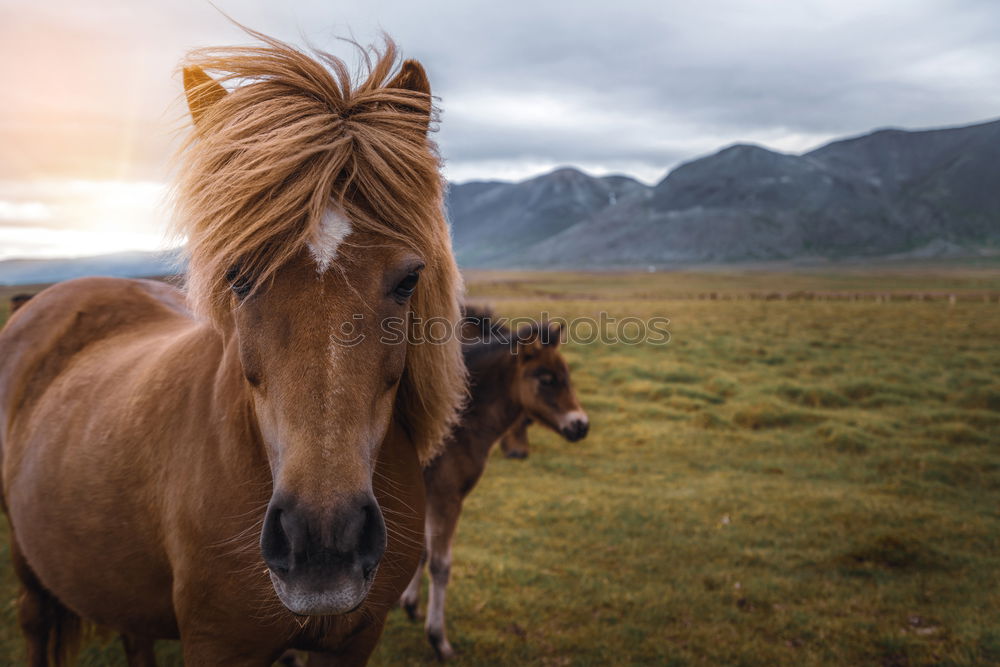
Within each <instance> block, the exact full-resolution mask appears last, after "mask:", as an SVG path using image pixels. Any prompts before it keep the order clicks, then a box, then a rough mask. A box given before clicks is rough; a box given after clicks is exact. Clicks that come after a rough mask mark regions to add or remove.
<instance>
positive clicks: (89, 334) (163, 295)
mask: <svg viewBox="0 0 1000 667" xmlns="http://www.w3.org/2000/svg"><path fill="white" fill-rule="evenodd" d="M185 321H186V322H191V315H190V313H189V312H188V310H187V308H186V306H185V304H184V296H183V294H182V293H181V292H180V291H179V290H177V289H176V288H174V287H171V286H169V285H167V284H165V283H160V282H156V281H152V280H126V279H121V278H81V279H77V280H70V281H67V282H63V283H58V284H56V285H53V286H52V287H49V288H48V289H46V290H43V291H42V292H40V293H39V294H38V295H37V296H36V297H35V298H33V299H32V300H31V301H29V302H28V303H27V304H25V306H24V307H22V308H20V309H18V311H17V312H16V313H15V314H14V315H12V317H11V318H10V320H9V321H8V323H7V324H6V326H4V328H3V329H2V330H0V350H2V351H3V354H2V356H0V462H2V456H3V443H4V440H5V436H6V434H7V433H8V432H9V430H10V429H11V427H12V425H13V423H14V421H15V420H16V419H20V418H21V417H23V416H25V415H26V414H27V413H30V411H31V409H32V407H33V405H34V404H35V403H36V402H37V400H38V398H39V397H40V396H41V395H42V394H43V393H44V392H45V390H46V388H47V387H48V386H50V385H51V383H52V382H53V380H55V379H56V378H57V377H59V376H60V374H62V373H63V372H64V371H65V370H66V369H67V368H69V367H71V366H72V365H73V363H74V361H75V360H76V359H77V358H79V357H80V356H81V355H82V354H85V353H86V352H87V351H88V350H89V349H91V348H92V346H94V345H95V344H96V343H99V342H100V343H104V342H108V341H113V339H116V338H118V339H122V340H125V339H129V338H135V337H137V336H142V335H143V333H144V332H151V331H153V330H156V329H158V328H161V327H162V326H164V325H166V324H168V323H171V322H173V323H182V322H185Z"/></svg>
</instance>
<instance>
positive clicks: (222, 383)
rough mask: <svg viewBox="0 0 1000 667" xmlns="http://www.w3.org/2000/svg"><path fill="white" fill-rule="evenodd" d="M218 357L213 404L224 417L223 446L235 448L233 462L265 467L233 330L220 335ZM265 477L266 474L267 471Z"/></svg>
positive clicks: (238, 347)
mask: <svg viewBox="0 0 1000 667" xmlns="http://www.w3.org/2000/svg"><path fill="white" fill-rule="evenodd" d="M221 336H222V338H223V346H222V357H221V359H220V361H219V366H218V369H217V370H216V374H215V387H214V400H215V403H216V408H217V410H218V411H219V412H218V414H223V415H225V429H226V431H227V437H226V441H227V442H226V444H227V445H228V446H231V447H234V448H236V449H237V450H239V451H237V452H234V455H235V456H236V460H238V461H241V462H248V463H250V462H252V463H253V464H254V465H256V466H260V464H261V463H263V464H264V465H265V467H266V465H267V453H266V450H265V449H264V442H263V439H262V438H261V435H260V428H259V426H258V424H257V416H256V414H255V412H254V408H253V401H252V400H251V397H250V389H249V388H248V387H247V384H246V381H245V380H244V377H243V366H242V364H241V363H240V346H239V340H238V339H237V336H236V331H235V329H230V330H228V331H223V332H221ZM268 474H269V471H268Z"/></svg>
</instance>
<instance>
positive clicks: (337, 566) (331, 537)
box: [260, 493, 386, 616]
mask: <svg viewBox="0 0 1000 667" xmlns="http://www.w3.org/2000/svg"><path fill="white" fill-rule="evenodd" d="M385 546H386V533H385V521H384V520H383V518H382V512H381V510H380V509H379V507H378V504H377V503H376V502H375V498H374V497H373V496H372V495H371V494H362V495H360V496H358V497H356V498H355V499H353V500H352V501H349V502H345V503H343V504H341V505H340V506H338V507H337V508H336V509H335V510H325V511H323V510H319V509H317V508H312V507H308V506H305V505H303V504H301V503H298V502H297V501H296V500H295V498H293V497H291V496H288V495H284V494H280V493H276V494H275V495H274V496H273V497H272V498H271V502H270V503H269V504H268V507H267V513H266V514H265V515H264V527H263V530H262V531H261V537H260V548H261V555H262V556H263V557H264V562H265V563H266V564H267V568H268V571H269V574H270V575H271V583H272V584H273V585H274V591H275V593H277V595H278V598H279V599H280V600H281V602H282V604H284V605H285V606H286V607H287V608H288V609H289V611H291V612H292V613H294V614H299V615H302V616H322V615H328V614H346V613H348V612H351V611H353V610H355V609H357V608H358V607H359V606H360V605H361V603H362V602H364V600H365V597H366V596H367V595H368V591H369V589H370V588H371V585H372V582H373V581H374V579H375V573H376V571H377V569H378V564H379V561H380V560H381V559H382V555H383V554H384V553H385Z"/></svg>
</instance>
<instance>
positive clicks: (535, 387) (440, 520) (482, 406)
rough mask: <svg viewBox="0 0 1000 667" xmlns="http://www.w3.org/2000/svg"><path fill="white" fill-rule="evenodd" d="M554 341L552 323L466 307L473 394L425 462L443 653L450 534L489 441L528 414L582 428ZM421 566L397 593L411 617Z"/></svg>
mask: <svg viewBox="0 0 1000 667" xmlns="http://www.w3.org/2000/svg"><path fill="white" fill-rule="evenodd" d="M559 343H560V330H559V327H558V326H557V325H556V324H537V323H532V324H528V325H525V326H523V327H521V328H519V329H518V330H517V331H516V332H515V331H511V330H510V329H508V328H507V327H506V326H504V325H502V324H500V323H498V322H497V321H496V319H495V318H494V317H493V315H492V314H491V313H490V312H489V311H486V310H481V309H476V308H471V307H467V308H466V324H465V325H464V326H463V356H464V357H465V364H466V367H467V369H468V372H469V382H470V392H471V397H470V400H469V403H468V404H467V405H466V407H465V409H464V411H463V412H462V416H461V419H460V421H459V423H458V425H457V426H456V427H455V431H454V432H453V433H452V436H451V438H450V439H449V440H448V441H447V442H446V444H445V449H444V451H442V452H441V454H440V455H439V456H438V457H437V458H435V459H434V460H432V461H431V463H430V465H428V466H427V467H426V468H424V482H425V484H426V486H427V525H426V540H427V560H429V564H430V598H429V603H428V610H427V621H426V625H425V627H426V631H427V638H428V640H429V641H430V643H431V646H432V647H433V648H434V651H435V652H436V654H437V656H438V658H439V659H441V660H444V659H447V658H450V657H451V656H452V655H453V653H454V651H453V649H452V647H451V644H449V643H448V638H447V636H446V633H445V618H444V606H445V591H446V589H447V586H448V578H449V575H450V573H451V562H452V559H451V550H452V540H453V537H454V535H455V528H456V527H457V525H458V518H459V515H460V514H461V512H462V502H463V501H464V500H465V498H466V496H468V495H469V493H470V492H471V491H472V489H473V488H474V487H475V486H476V483H477V482H478V481H479V478H480V477H481V476H482V474H483V471H484V470H485V469H486V462H487V460H488V459H489V453H490V449H491V448H492V447H493V445H494V444H495V443H496V442H497V439H498V438H500V436H502V435H503V434H504V433H505V432H507V431H508V429H510V428H511V427H512V426H515V425H516V424H517V423H518V422H519V421H520V422H522V423H523V420H524V419H525V418H529V419H532V420H535V421H537V422H539V423H541V424H544V425H545V426H547V427H549V428H551V429H552V430H554V431H556V432H557V433H560V434H561V435H562V436H563V437H564V438H566V439H567V440H569V441H571V442H575V441H577V440H580V439H582V438H584V437H586V435H587V430H588V428H589V421H588V419H587V413H586V412H584V411H583V408H581V407H580V403H579V401H577V398H576V394H575V393H574V391H573V386H572V384H571V382H570V377H569V368H568V366H567V365H566V360H565V359H564V358H563V356H562V355H561V354H560V353H559ZM423 566H424V563H423V562H421V563H420V566H419V567H418V568H417V569H416V572H415V573H414V575H413V579H412V581H411V582H410V585H409V586H408V587H407V589H406V592H405V593H403V596H402V598H401V599H400V604H401V605H402V607H403V608H404V609H405V610H406V612H407V614H408V615H409V616H410V618H411V619H415V618H416V617H417V603H418V600H419V598H420V583H421V580H422V578H423Z"/></svg>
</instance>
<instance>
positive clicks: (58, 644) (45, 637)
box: [10, 534, 80, 667]
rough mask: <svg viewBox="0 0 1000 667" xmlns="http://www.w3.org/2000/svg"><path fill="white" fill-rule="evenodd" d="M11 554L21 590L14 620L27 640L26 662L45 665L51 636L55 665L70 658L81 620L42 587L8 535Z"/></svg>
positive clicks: (38, 666) (32, 665)
mask: <svg viewBox="0 0 1000 667" xmlns="http://www.w3.org/2000/svg"><path fill="white" fill-rule="evenodd" d="M10 553H11V560H13V562H14V572H15V573H16V574H17V578H18V579H19V580H20V581H21V593H20V595H18V598H17V619H18V622H19V623H20V626H21V632H22V633H23V634H24V639H25V642H26V643H27V649H26V664H28V665H30V666H31V667H48V664H49V640H50V639H52V640H53V642H54V643H55V646H54V649H55V650H54V651H53V654H54V658H55V662H56V665H57V667H58V666H59V665H62V664H63V662H64V660H65V659H67V658H68V657H69V656H68V653H69V652H70V651H71V650H72V649H74V648H76V647H75V644H76V643H77V640H78V639H79V630H80V619H79V617H78V616H76V615H75V614H73V612H71V611H70V610H68V609H66V607H64V606H63V605H62V604H61V603H60V602H59V600H57V599H56V598H54V597H53V596H52V594H51V593H49V592H48V591H47V590H45V588H44V587H43V586H42V584H41V582H39V581H38V578H37V577H35V573H34V572H33V571H32V570H31V567H30V566H29V565H28V561H26V560H25V559H24V556H22V555H21V551H20V549H19V548H18V546H17V540H16V539H15V537H14V535H13V534H11V536H10Z"/></svg>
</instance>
